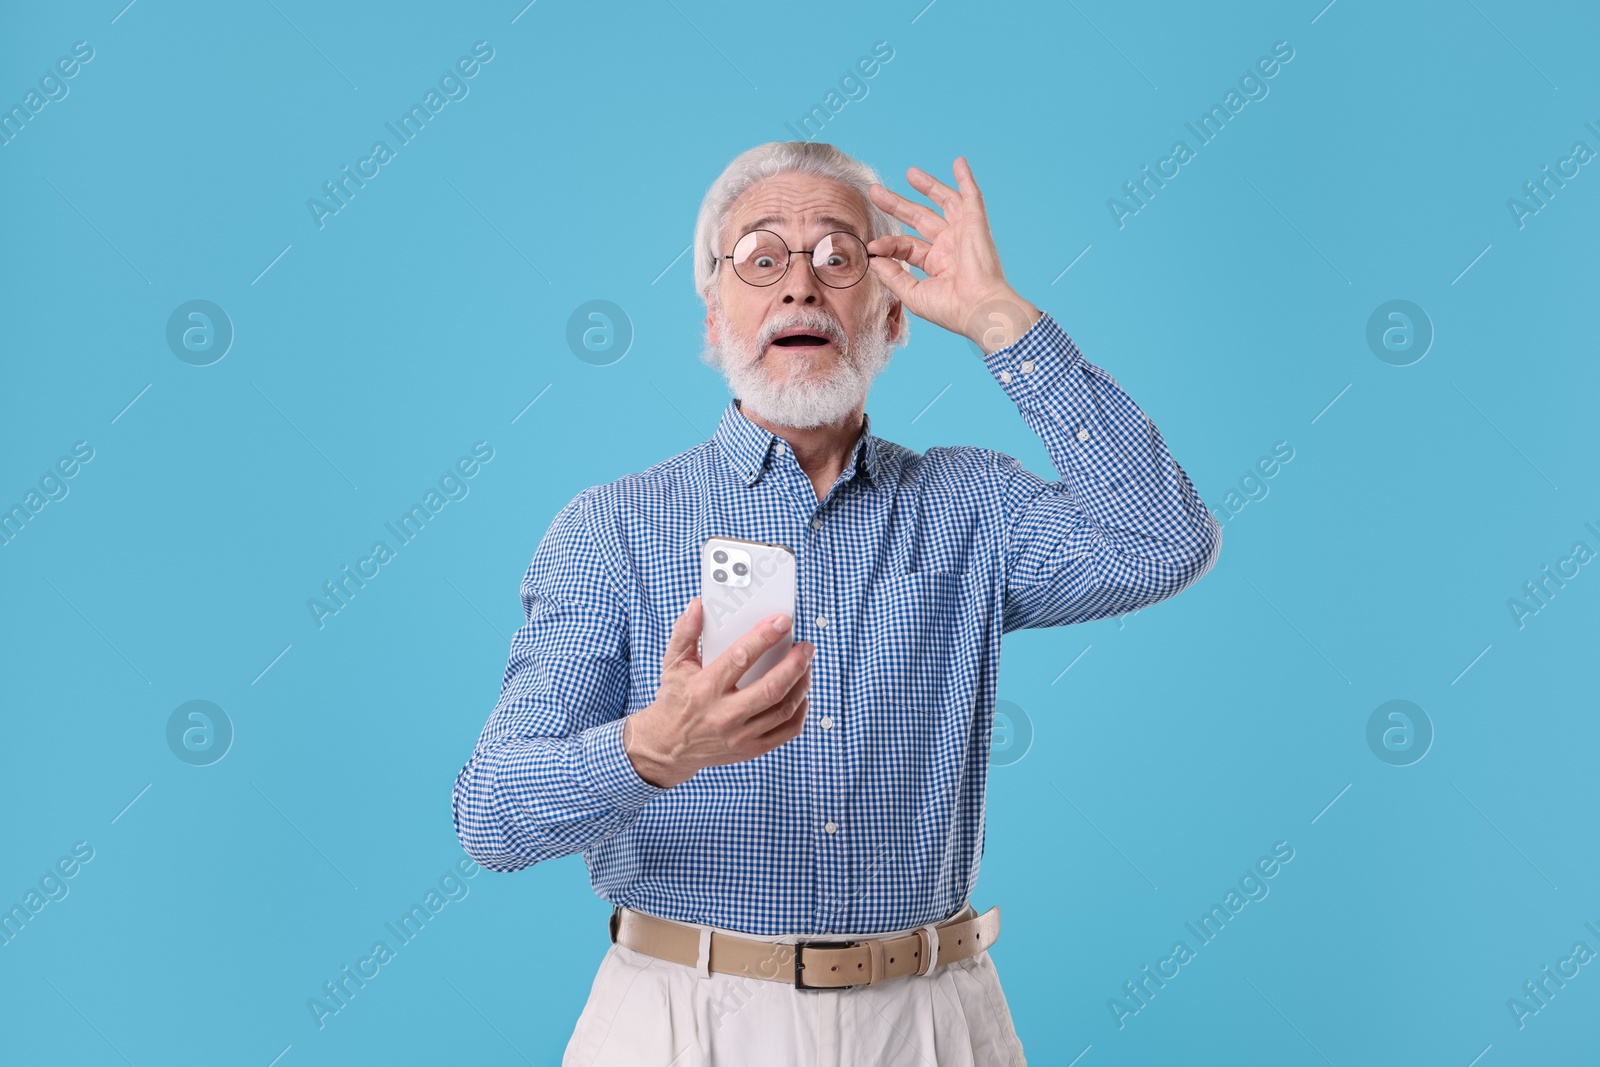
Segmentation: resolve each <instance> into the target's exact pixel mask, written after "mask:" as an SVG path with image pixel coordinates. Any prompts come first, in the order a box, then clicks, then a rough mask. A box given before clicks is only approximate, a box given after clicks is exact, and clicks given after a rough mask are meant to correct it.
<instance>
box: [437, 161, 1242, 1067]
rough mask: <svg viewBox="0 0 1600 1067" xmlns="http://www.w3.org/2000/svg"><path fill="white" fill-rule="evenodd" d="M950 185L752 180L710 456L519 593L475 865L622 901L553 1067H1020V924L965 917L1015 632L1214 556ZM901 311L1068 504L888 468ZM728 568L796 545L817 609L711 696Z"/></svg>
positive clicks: (1158, 593)
mask: <svg viewBox="0 0 1600 1067" xmlns="http://www.w3.org/2000/svg"><path fill="white" fill-rule="evenodd" d="M954 174H955V179H956V184H957V188H955V189H952V188H950V187H949V186H947V185H945V184H944V183H942V182H940V181H938V180H936V179H935V178H933V177H932V176H931V175H929V174H927V173H925V172H923V171H921V170H919V169H917V168H915V167H913V168H910V169H909V170H908V171H907V172H906V175H907V178H908V180H909V181H910V183H911V185H912V186H913V187H914V188H915V189H916V190H917V191H919V192H921V193H922V194H923V195H925V196H926V197H927V198H928V199H929V200H931V201H932V202H933V204H935V205H936V206H937V208H938V210H937V211H936V210H933V209H932V208H929V207H927V206H925V205H923V204H919V203H914V202H912V201H911V200H908V199H906V198H904V197H902V196H899V195H897V194H895V193H893V192H891V191H889V190H888V189H886V188H884V187H883V186H882V185H880V184H878V182H877V175H876V174H875V172H874V171H873V170H872V169H871V168H870V167H867V166H866V165H864V164H862V163H860V162H858V161H856V160H854V159H852V158H850V157H849V156H846V155H845V154H843V153H842V152H840V151H839V150H838V149H836V148H834V147H833V146H831V145H827V144H820V143H811V142H802V141H790V142H772V143H770V144H764V145H760V146H758V147H756V148H752V149H750V150H749V151H747V152H745V153H743V154H741V155H740V156H738V157H737V158H735V159H734V160H733V162H732V163H730V164H729V165H728V167H727V169H726V170H724V171H723V173H722V175H721V176H720V177H718V178H717V180H716V181H715V182H714V183H713V184H712V185H711V187H710V189H709V190H708V191H707V193H706V196H705V199H704V201H703V203H702V204H701V208H700V214H699V218H698V221H697V223H696V227H695V243H694V255H695V258H694V277H695V284H696V287H697V288H698V290H699V292H700V294H701V296H702V297H703V298H704V299H705V301H706V304H707V314H706V339H707V346H706V349H705V351H704V353H703V355H702V358H704V359H705V360H706V361H707V362H708V363H710V364H711V365H712V366H714V367H715V368H717V369H718V370H719V371H720V372H721V373H722V374H723V375H724V377H725V378H726V379H727V382H728V386H729V391H730V392H731V394H732V396H733V399H731V400H730V401H729V403H728V404H727V406H726V407H725V408H724V409H723V412H722V419H721V422H720V424H719V425H718V427H717V430H716V433H715V434H713V435H712V437H711V439H710V440H709V441H706V442H704V443H702V444H700V445H698V446H696V447H694V448H691V449H689V450H688V451H686V452H682V453H680V454H679V455H676V456H673V457H671V458H670V459H665V460H662V461H660V462H658V463H656V464H655V465H654V466H651V467H649V468H647V469H645V470H643V471H642V472H639V473H636V474H630V475H628V476H626V477H624V478H620V479H618V480H616V481H613V482H610V483H608V484H605V485H599V486H593V487H591V488H589V489H586V490H584V491H583V492H581V493H579V494H578V495H577V496H576V497H575V498H573V500H572V501H571V502H570V503H568V504H567V505H566V506H565V507H564V508H563V509H562V510H561V511H560V513H559V514H557V515H556V517H555V519H554V521H553V522H552V523H551V525H550V528H549V531H548V532H547V533H546V534H545V537H544V539H543V541H542V542H541V543H540V544H539V546H538V548H537V549H536V551H535V552H534V555H533V561H532V563H531V565H530V566H529V568H528V571H527V573H526V575H525V576H524V577H523V580H522V587H521V591H522V601H523V607H524V609H525V612H526V615H527V622H526V624H525V625H523V626H522V627H521V628H520V629H519V630H518V631H517V634H516V636H515V638H514V639H513V640H512V645H511V653H510V661H509V663H508V664H507V667H506V672H505V675H504V679H503V683H502V688H501V693H500V698H499V701H498V702H497V704H496V705H495V708H494V711H493V713H492V714H491V715H490V717H489V721H488V723H487V725H486V726H485V727H484V730H483V734H482V736H481V738H480V739H479V741H478V744H477V747H476V749H475V751H474V752H473V755H472V758H471V760H470V761H469V762H468V763H467V764H466V766H465V767H464V768H463V769H462V771H461V773H460V775H459V777H458V778H457V779H456V782H455V788H454V792H453V796H452V810H453V813H454V817H455V825H456V830H457V833H458V835H459V836H460V838H461V841H462V844H463V845H464V846H465V848H466V850H467V852H468V853H469V854H470V855H471V856H472V857H473V858H474V859H476V860H477V861H478V863H480V864H482V865H483V866H484V867H487V868H489V869H490V870H496V871H514V870H520V869H522V868H525V867H529V866H531V865H533V864H535V863H538V862H539V861H541V860H547V859H554V858H556V857H558V856H565V855H570V854H572V853H574V852H582V853H583V855H584V858H585V860H586V861H587V863H588V868H589V874H590V881H591V884H592V885H593V887H594V890H595V892H596V893H597V894H599V896H601V897H602V898H604V899H605V900H606V901H608V902H610V903H611V904H612V905H613V910H612V915H611V922H610V938H611V945H610V947H609V948H608V949H607V951H606V954H605V956H604V958H603V959H602V961H601V963H600V967H599V971H598V973H597V974H596V975H595V978H594V982H593V984H592V986H591V989H590V993H589V997H588V1001H587V1003H586V1004H585V1006H584V1009H583V1012H582V1014H581V1016H580V1017H579V1019H578V1022H577V1027H576V1029H575V1030H574V1032H573V1034H572V1036H571V1038H570V1040H569V1041H568V1044H567V1046H566V1054H565V1058H564V1060H563V1063H564V1064H569V1065H571V1064H582V1065H586V1067H589V1065H604V1064H619V1065H620V1064H626V1065H628V1067H639V1065H645V1067H668V1065H672V1067H689V1065H715V1064H734V1063H761V1064H765V1065H769V1067H775V1065H781V1064H802V1063H803V1064H807V1065H815V1064H857V1063H859V1064H873V1065H875V1067H886V1065H887V1067H892V1065H900V1064H906V1065H910V1064H928V1063H937V1064H941V1065H947V1067H948V1065H976V1064H985V1065H988V1064H1017V1065H1021V1064H1023V1063H1024V1058H1023V1051H1022V1045H1021V1042H1020V1041H1019V1040H1018V1038H1017V1035H1016V1031H1015V1028H1014V1026H1013V1024H1012V1020H1011V1015H1010V1011H1009V1009H1008V1007H1007V1004H1006V999H1005V996H1004V995H1003V993H1002V992H1001V989H1000V981H999V976H998V974H997V972H996V970H995V966H994V964H993V962H992V961H991V959H990V957H989V952H988V949H989V946H990V945H991V944H993V943H994V940H995V938H996V936H997V935H998V933H999V926H1000V919H999V916H1000V911H999V908H998V907H991V908H989V909H988V910H987V911H986V912H984V913H983V914H981V915H980V914H978V913H977V910H976V909H975V908H974V907H973V906H972V905H971V903H970V901H969V900H968V897H969V894H970V893H971V890H972V888H973V884H974V882H975V881H976V879H977V875H978V863H979V860H980V858H981V857H982V854H983V842H984V836H983V832H984V789H985V785H986V782H987V770H988V758H989V748H990V740H991V730H992V728H993V716H994V703H995V691H996V687H997V685H998V681H999V663H1000V645H1001V636H1002V635H1003V634H1005V633H1007V632H1010V631H1012V630H1018V629H1023V628H1027V627H1043V626H1063V625H1067V624H1069V623H1076V622H1085V621H1088V620H1091V619H1100V618H1105V617H1107V616H1111V615H1117V614H1120V613H1123V612H1129V611H1133V610H1136V609H1138V608H1142V607H1145V606H1147V605H1149V604H1153V603H1155V602H1156V601H1159V600H1162V599H1164V598H1166V597H1169V596H1172V595H1173V594H1175V593H1177V592H1178V591H1179V590H1181V589H1183V588H1184V587H1186V586H1187V585H1189V584H1190V583H1191V582H1193V581H1194V580H1195V579H1197V578H1198V577H1200V576H1201V575H1202V574H1204V573H1205V572H1206V571H1207V570H1208V569H1209V568H1210V567H1211V565H1212V563H1213V562H1214V561H1215V559H1216V554H1217V551H1218V548H1219V545H1220V543H1221V534H1220V531H1219V529H1218V526H1217V523H1216V520H1215V519H1214V518H1213V517H1212V515H1211V513H1210V511H1209V510H1208V509H1207V508H1206V506H1205V504H1204V503H1203V502H1202V501H1201V500H1200V498H1199V496H1198V494H1197V493H1196V492H1195V489H1194V486H1193V485H1192V484H1191V483H1190V481H1189V477H1188V475H1187V474H1185V472H1184V470H1183V468H1182V467H1180V466H1179V465H1178V463H1177V462H1176V461H1175V460H1174V459H1173V458H1172V456H1171V455H1170V454H1169V453H1168V451H1167V447H1166V444H1165V442H1164V441H1163V439H1162V436H1161V434H1160V433H1159V432H1158V431H1157V430H1156V428H1155V426H1154V425H1153V424H1152V423H1151V421H1150V420H1149V419H1148V418H1147V417H1146V416H1145V414H1144V412H1143V411H1141V410H1140V409H1139V407H1138V406H1137V405H1136V404H1134V402H1133V401H1132V400H1131V399H1130V398H1129V397H1128V395H1127V394H1126V393H1124V392H1123V391H1122V389H1121V388H1120V387H1119V386H1118V385H1117V383H1116V381H1115V380H1114V379H1113V378H1112V377H1111V376H1110V375H1109V374H1107V373H1106V372H1105V371H1103V370H1101V369H1100V368H1099V367H1097V366H1095V365H1094V364H1092V363H1090V362H1089V361H1088V360H1087V359H1085V358H1084V356H1083V355H1082V353H1080V352H1079V351H1078V349H1077V347H1076V346H1075V345H1074V344H1073V342H1072V341H1071V339H1070V338H1069V337H1068V336H1067V334H1066V333H1065V332H1064V331H1063V330H1062V329H1061V327H1060V326H1059V325H1058V324H1057V323H1056V321H1055V320H1054V319H1053V318H1052V317H1051V316H1050V315H1049V314H1047V313H1043V312H1041V311H1040V310H1039V309H1038V308H1036V307H1034V306H1033V305H1032V304H1030V303H1029V302H1028V301H1027V300H1025V299H1023V298H1022V296H1021V295H1019V294H1018V293H1017V292H1016V291H1015V290H1014V289H1012V287H1011V286H1010V285H1009V284H1007V282H1006V279H1005V276H1004V274H1003V273H1002V271H1001V268H1000V259H999V256H998V254H997V252H996V250H995V244H994V239H993V237H992V236H991V234H990V230H989V223H988V219H987V216H986V214H985V210H984V203H983V196H982V194H981V193H980V192H979V190H978V186H977V184H976V182H975V181H974V179H973V175H972V171H971V168H970V167H968V165H967V161H966V160H965V159H964V158H957V159H956V161H955V167H954ZM902 223H905V224H909V225H910V226H911V227H913V228H915V229H916V230H917V231H918V233H919V234H920V236H912V235H909V234H907V233H906V231H905V229H904V228H903V227H902V225H901V224H902ZM907 264H909V265H910V266H911V267H914V268H916V269H917V270H919V271H920V272H921V273H922V274H923V275H924V276H923V277H921V278H918V277H917V276H915V275H913V274H912V273H910V271H909V270H908V269H907ZM907 310H909V311H910V312H911V313H912V314H915V315H917V316H919V317H921V318H923V319H926V320H927V321H929V322H932V323H934V324H935V325H938V326H941V327H943V328H945V329H947V330H950V331H952V332H954V333H956V334H959V335H962V336H965V337H967V338H969V339H970V340H972V341H973V342H974V343H975V344H976V345H977V346H978V347H979V348H980V349H981V350H982V352H983V356H982V362H983V366H984V368H985V369H986V370H987V371H988V372H989V374H990V376H991V377H992V378H993V380H994V381H995V382H996V384H997V385H998V386H999V388H1000V389H1001V390H1002V391H1003V392H1004V393H1005V395H1006V396H1007V397H1008V398H1009V399H1011V400H1012V401H1013V402H1014V403H1015V404H1016V407H1017V411H1018V413H1019V414H1020V415H1021V416H1022V419H1023V421H1024V422H1025V423H1026V424H1027V425H1028V426H1029V427H1030V428H1031V429H1032V430H1033V431H1034V432H1035V433H1037V434H1038V435H1039V437H1040V439H1041V440H1042V441H1043V443H1044V445H1045V448H1046V449H1047V450H1048V452H1049V455H1050V458H1051V460H1052V462H1053V463H1054V465H1055V467H1056V470H1057V472H1058V473H1059V474H1060V479H1059V480H1054V481H1052V480H1047V479H1045V478H1042V477H1040V476H1039V475H1036V474H1034V473H1033V472H1031V471H1028V470H1026V469H1024V468H1023V467H1022V465H1021V464H1020V463H1019V462H1018V461H1017V460H1016V459H1013V458H1012V457H1010V456H1008V455H1005V454H1004V453H1000V452H996V451H993V450H990V449H986V448H982V447H976V446H953V447H937V448H930V449H929V450H928V451H927V452H925V453H917V452H914V451H912V450H910V449H907V448H904V447H902V446H900V445H897V444H894V443H892V442H890V441H886V440H883V439H882V438H879V437H875V436H873V435H872V433H871V431H870V422H869V419H868V416H867V414H866V410H865V404H866V397H867V391H868V389H869V387H870V386H871V384H872V381H873V379H874V378H875V377H876V376H877V374H878V373H879V372H880V371H881V370H882V369H883V368H884V366H886V365H887V363H888V360H889V357H890V355H891V354H892V352H893V350H894V348H895V347H896V346H897V345H902V344H904V343H905V341H906V339H907V337H908V332H909V327H910V322H909V320H908V318H907V316H906V311H907ZM950 402H952V401H946V403H950ZM709 536H727V537H738V538H746V539H750V540H757V541H767V542H778V543H782V544H785V545H788V546H791V547H792V548H793V549H794V550H795V553H796V556H797V558H798V594H797V601H796V607H795V615H794V618H793V619H792V620H791V619H788V618H786V617H784V616H778V617H776V618H774V619H770V620H767V621H765V622H763V623H762V624H759V625H757V626H756V627H755V628H754V629H752V630H751V631H750V632H749V633H748V634H746V635H745V636H744V637H743V638H742V639H741V640H740V641H739V643H738V644H736V645H735V646H734V647H733V648H731V649H729V650H728V651H727V652H725V653H724V654H723V655H722V656H720V657H718V658H717V659H715V660H714V661H712V662H710V663H704V662H702V661H701V657H700V653H699V649H698V647H697V641H698V638H699V636H700V632H701V624H702V619H703V609H702V607H701V604H700V599H699V597H698V596H696V595H695V594H696V592H697V591H698V590H697V589H696V584H697V581H698V576H699V547H700V545H701V544H702V543H703V542H704V540H705V539H706V538H707V537H709ZM685 605H687V606H685ZM791 626H792V628H793V642H794V644H793V647H792V648H791V649H790V650H789V651H788V652H787V653H786V654H785V655H784V657H783V659H781V660H780V661H779V662H778V665H777V666H776V667H774V668H773V669H772V670H771V671H770V672H769V673H768V674H766V675H765V676H764V677H763V678H762V679H761V680H760V681H759V682H756V683H754V684H752V685H750V686H748V687H746V688H743V689H740V688H737V687H736V685H735V682H736V680H737V679H739V678H740V677H741V676H742V674H743V673H744V670H745V668H746V667H748V666H749V665H750V664H751V663H753V662H755V659H756V657H758V656H759V655H761V653H762V652H764V651H765V650H766V649H768V648H770V647H772V646H773V645H775V644H777V643H778V642H779V641H780V640H782V635H783V634H784V633H786V632H788V629H789V627H791Z"/></svg>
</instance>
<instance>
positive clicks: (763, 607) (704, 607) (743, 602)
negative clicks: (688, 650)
mask: <svg viewBox="0 0 1600 1067" xmlns="http://www.w3.org/2000/svg"><path fill="white" fill-rule="evenodd" d="M797 571H798V567H797V565H796V560H795V555H794V550H793V549H791V548H789V546H787V545H779V544H769V543H768V542H766V541H746V540H744V539H742V538H738V537H708V538H706V542H705V544H703V545H701V546H700V608H701V618H702V620H703V625H702V626H701V628H700V662H701V663H702V664H704V665H705V666H708V667H709V666H710V665H711V663H712V662H713V661H714V660H715V659H716V658H717V657H718V656H720V655H722V654H723V653H724V652H726V651H727V650H728V649H729V648H731V647H732V646H733V644H734V643H735V642H737V641H738V640H739V639H740V638H741V637H743V636H745V635H746V634H747V633H749V632H750V631H751V630H752V629H754V628H755V626H756V624H757V623H759V622H761V621H762V620H763V619H765V618H767V617H768V616H770V615H775V614H777V613H778V612H782V613H783V614H785V615H787V616H789V618H791V619H793V618H794V603H795V586H796V574H797ZM793 647H794V627H793V626H790V627H789V630H788V632H787V633H785V634H784V635H783V637H782V639H780V640H779V641H778V643H777V644H775V645H773V646H772V647H771V648H769V649H767V651H766V652H764V653H762V654H761V656H759V657H758V658H757V659H756V661H755V662H754V663H752V664H751V665H750V667H749V669H748V670H746V671H745V672H744V674H743V675H741V676H740V677H739V680H738V681H737V682H735V683H734V687H735V688H737V689H743V688H744V687H745V686H747V685H750V684H751V683H752V682H755V681H757V680H759V679H760V678H761V677H762V675H764V674H766V673H767V672H768V671H769V670H771V669H772V668H773V667H775V666H777V664H778V661H779V660H781V659H783V657H784V656H785V655H786V654H788V652H789V650H790V649H791V648H793Z"/></svg>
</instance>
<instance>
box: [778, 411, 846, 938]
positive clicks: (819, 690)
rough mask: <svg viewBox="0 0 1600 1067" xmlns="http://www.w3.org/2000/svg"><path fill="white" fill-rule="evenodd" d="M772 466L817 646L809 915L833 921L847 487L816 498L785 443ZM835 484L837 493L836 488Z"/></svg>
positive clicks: (840, 865)
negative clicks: (840, 537) (839, 573)
mask: <svg viewBox="0 0 1600 1067" xmlns="http://www.w3.org/2000/svg"><path fill="white" fill-rule="evenodd" d="M773 449H774V456H773V469H774V471H775V472H776V473H777V474H778V480H779V482H780V484H781V485H782V487H783V489H784V491H785V492H786V494H787V495H788V496H789V497H790V498H791V502H792V503H793V505H794V507H795V508H796V512H797V514H798V517H799V521H798V523H797V524H796V525H797V526H798V528H799V530H800V531H801V533H800V537H799V539H798V540H799V544H798V545H797V546H796V557H797V558H796V564H797V589H796V594H795V619H794V624H795V625H794V639H795V640H796V641H810V642H811V643H812V644H813V645H815V646H816V654H815V656H814V657H813V658H812V661H811V663H812V667H811V687H810V691H809V697H810V705H809V707H808V709H807V712H806V724H805V726H804V728H803V729H802V730H801V732H800V737H799V738H798V740H799V741H800V742H801V745H802V751H803V753H804V754H805V760H804V764H805V772H804V773H805V775H806V783H807V795H806V801H807V806H806V814H807V830H808V834H809V839H810V841H811V853H812V865H811V869H812V872H813V880H812V889H813V900H812V914H813V917H814V921H816V922H821V923H823V924H825V925H830V926H836V925H837V924H838V922H839V921H840V920H841V919H842V918H843V914H842V910H841V909H842V906H843V901H842V900H841V898H840V894H841V893H842V892H843V887H844V886H845V883H846V872H847V868H848V854H849V851H850V850H849V849H848V848H847V847H846V844H845V840H846V839H845V834H846V833H847V831H848V830H849V827H847V826H846V825H845V818H844V805H845V799H846V797H845V764H846V760H845V758H844V755H845V754H844V752H843V751H842V750H841V748H840V746H841V745H842V744H843V743H844V737H843V735H842V732H841V729H840V724H839V721H838V718H836V716H835V711H836V709H837V708H838V707H839V706H840V705H839V701H840V699H841V698H840V687H841V686H842V685H843V684H844V683H843V671H842V670H841V668H842V666H843V662H844V659H843V657H844V654H845V649H844V647H843V645H842V644H841V641H842V637H841V635H842V633H843V628H842V627H840V626H838V625H837V624H836V622H835V617H836V616H837V613H838V611H839V604H838V595H839V594H838V589H837V587H836V582H835V580H834V575H833V567H832V562H833V561H832V559H831V545H830V539H829V537H828V518H827V516H828V515H830V514H832V513H835V512H836V510H837V509H838V507H839V505H840V499H839V498H840V496H841V495H842V494H843V493H844V492H845V491H846V488H845V485H844V483H843V481H842V478H843V475H841V481H840V482H838V483H836V484H835V486H834V488H833V489H830V490H829V492H828V493H827V494H826V496H825V497H824V502H823V503H813V501H814V500H815V497H816V491H815V488H814V487H813V486H812V484H811V480H810V479H809V478H808V477H807V476H806V473H805V471H803V470H801V469H800V464H799V463H797V462H796V461H795V459H794V454H793V452H792V450H790V449H789V448H788V446H787V445H785V444H784V442H783V441H781V440H780V441H776V442H774V444H773ZM835 489H836V490H837V492H835Z"/></svg>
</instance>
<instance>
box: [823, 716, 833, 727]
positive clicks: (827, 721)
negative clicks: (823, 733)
mask: <svg viewBox="0 0 1600 1067" xmlns="http://www.w3.org/2000/svg"><path fill="white" fill-rule="evenodd" d="M822 728H823V729H824V730H831V729H833V716H832V715H824V716H823V717H822Z"/></svg>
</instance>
